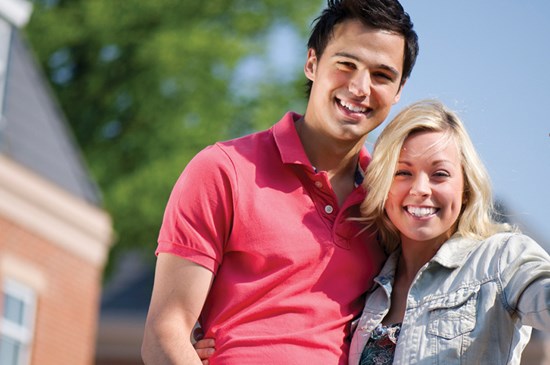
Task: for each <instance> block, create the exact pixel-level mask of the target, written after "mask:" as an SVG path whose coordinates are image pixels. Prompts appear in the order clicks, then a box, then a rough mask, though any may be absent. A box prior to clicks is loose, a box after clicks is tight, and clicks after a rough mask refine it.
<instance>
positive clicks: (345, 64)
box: [338, 61, 355, 69]
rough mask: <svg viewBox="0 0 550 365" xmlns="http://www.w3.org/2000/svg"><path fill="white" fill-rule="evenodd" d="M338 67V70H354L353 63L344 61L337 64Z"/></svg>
mask: <svg viewBox="0 0 550 365" xmlns="http://www.w3.org/2000/svg"><path fill="white" fill-rule="evenodd" d="M338 66H339V67H340V68H344V69H353V68H355V65H354V64H353V63H351V62H344V61H341V62H338Z"/></svg>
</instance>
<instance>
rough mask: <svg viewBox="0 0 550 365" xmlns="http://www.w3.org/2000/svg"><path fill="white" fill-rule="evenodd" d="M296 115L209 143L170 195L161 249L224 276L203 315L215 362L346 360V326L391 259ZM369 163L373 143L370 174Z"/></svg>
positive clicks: (360, 194)
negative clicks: (336, 186)
mask: <svg viewBox="0 0 550 365" xmlns="http://www.w3.org/2000/svg"><path fill="white" fill-rule="evenodd" d="M299 117H300V116H299V115H297V114H293V113H287V114H286V115H285V116H284V117H283V119H281V121H279V122H278V123H277V124H276V125H274V126H273V127H272V128H270V129H268V130H266V131H263V132H259V133H255V134H252V135H248V136H245V137H242V138H239V139H235V140H231V141H228V142H222V143H216V144H215V145H213V146H210V147H207V148H206V149H204V150H203V151H201V152H200V153H199V154H198V155H197V156H196V157H195V158H194V159H193V160H192V161H191V162H190V163H189V164H188V166H187V167H186V168H185V170H184V172H183V173H182V175H181V176H180V178H179V179H178V181H177V183H176V185H175V187H174V189H173V191H172V194H171V197H170V200H169V202H168V205H167V208H166V212H165V216H164V221H163V224H162V228H161V231H160V236H159V244H158V249H157V252H168V253H171V254H175V255H179V256H181V257H184V258H186V259H188V260H191V261H194V262H196V263H198V264H200V265H202V266H204V267H206V268H207V269H209V270H211V271H212V272H213V273H214V274H215V280H214V283H213V286H212V289H211V291H210V293H209V296H208V298H207V301H206V303H205V305H204V309H203V312H202V315H201V323H202V326H203V327H204V329H205V332H206V336H207V337H213V338H215V339H216V353H215V355H214V356H213V357H212V358H211V359H210V363H211V364H212V365H215V364H230V365H231V364H241V365H242V364H245V365H246V364H250V365H258V364H264V365H265V364H274V365H275V364H276V365H280V364H285V365H286V364H307V363H311V364H329V365H330V364H334V365H336V364H342V365H344V364H347V356H348V347H349V340H350V338H349V325H348V324H349V322H350V321H351V319H352V318H353V317H355V316H357V315H358V314H359V313H360V311H361V309H362V308H363V300H364V297H363V294H364V293H365V291H366V290H367V289H368V288H369V287H370V286H371V284H372V279H373V277H374V276H375V274H377V273H378V271H379V270H380V267H381V265H382V263H383V260H384V258H385V257H384V255H383V253H382V251H381V250H380V248H379V246H378V245H377V244H376V243H375V242H374V240H373V239H372V238H371V237H369V236H368V234H367V233H363V234H360V235H358V231H359V230H360V229H361V228H362V227H361V226H360V225H359V224H357V223H356V222H353V221H350V220H347V218H348V217H350V216H357V215H358V204H359V203H360V202H361V201H362V199H363V198H364V195H365V192H364V189H363V188H362V187H361V186H359V187H357V188H356V189H355V190H354V191H353V193H352V194H351V195H350V196H349V197H348V199H347V200H346V202H345V203H344V205H343V206H342V207H339V206H338V203H337V198H336V196H335V194H334V192H333V191H332V188H331V186H330V183H329V180H328V176H327V174H326V173H325V172H319V173H316V172H315V170H314V169H313V167H312V166H311V163H310V162H309V160H308V158H307V156H306V154H305V152H304V150H303V147H302V144H301V142H300V139H299V137H298V134H297V133H296V129H295V127H294V121H295V120H297V119H298V118H299ZM369 160H370V157H369V155H368V152H367V150H366V149H365V148H363V150H362V151H361V154H360V165H361V170H363V169H364V168H365V167H366V164H367V163H368V161H369Z"/></svg>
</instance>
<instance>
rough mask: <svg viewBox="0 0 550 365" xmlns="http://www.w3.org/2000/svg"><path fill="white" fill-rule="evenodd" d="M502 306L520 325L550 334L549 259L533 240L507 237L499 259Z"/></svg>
mask: <svg viewBox="0 0 550 365" xmlns="http://www.w3.org/2000/svg"><path fill="white" fill-rule="evenodd" d="M499 273H500V284H501V285H502V292H503V295H504V298H503V300H504V302H505V305H506V306H508V309H509V310H510V311H511V312H512V313H513V314H515V315H517V316H518V317H519V319H520V321H521V323H523V324H524V325H528V326H531V327H533V328H536V329H539V330H542V331H546V332H548V331H550V256H549V255H548V253H547V252H546V251H545V250H544V249H543V248H542V247H541V246H540V245H539V244H537V243H536V242H535V241H534V240H533V239H531V238H529V237H528V236H525V235H522V234H513V235H510V236H508V239H507V240H505V242H504V245H503V246H502V252H501V255H500V259H499Z"/></svg>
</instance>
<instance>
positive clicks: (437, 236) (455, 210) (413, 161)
mask: <svg viewBox="0 0 550 365" xmlns="http://www.w3.org/2000/svg"><path fill="white" fill-rule="evenodd" d="M443 136H444V134H443V133H442V132H431V131H428V132H417V133H413V134H411V135H410V136H409V137H407V139H406V140H405V143H404V144H403V148H402V150H401V153H400V156H399V159H398V162H397V166H396V170H395V174H394V178H393V182H392V185H391V188H390V191H389V194H388V199H387V201H386V205H385V210H386V213H387V215H388V217H389V219H390V220H391V221H392V223H393V224H394V225H395V226H396V228H397V229H398V230H399V232H400V233H401V243H402V244H403V245H406V244H410V243H413V244H414V243H421V244H424V245H429V247H431V248H434V249H438V248H439V247H440V246H441V245H442V244H443V243H444V242H445V241H446V240H447V239H448V238H449V237H450V236H451V235H452V234H453V233H454V231H455V230H456V228H455V222H456V221H457V219H458V217H459V214H460V211H461V208H462V196H463V191H464V178H463V174H462V163H461V162H462V161H461V158H460V154H459V151H458V148H457V146H456V144H455V143H454V141H453V140H452V139H451V140H449V141H448V142H446V143H445V142H441V141H442V138H443Z"/></svg>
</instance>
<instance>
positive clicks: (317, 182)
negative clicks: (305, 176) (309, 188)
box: [315, 181, 323, 189]
mask: <svg viewBox="0 0 550 365" xmlns="http://www.w3.org/2000/svg"><path fill="white" fill-rule="evenodd" d="M315 186H317V187H318V188H319V189H321V188H322V187H323V183H322V182H320V181H315Z"/></svg>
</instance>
